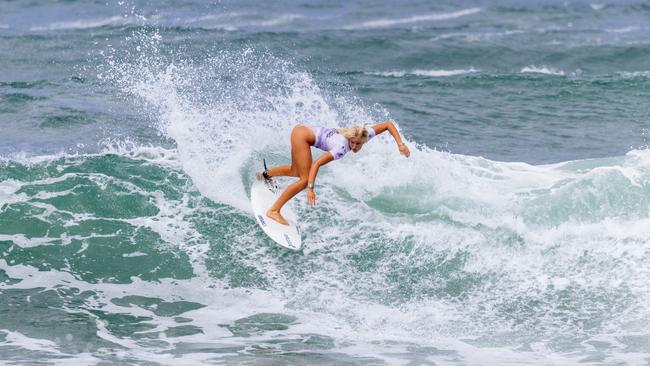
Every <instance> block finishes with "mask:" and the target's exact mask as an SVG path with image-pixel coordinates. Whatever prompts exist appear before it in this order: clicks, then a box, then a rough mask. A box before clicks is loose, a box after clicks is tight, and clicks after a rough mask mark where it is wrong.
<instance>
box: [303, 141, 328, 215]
mask: <svg viewBox="0 0 650 366" xmlns="http://www.w3.org/2000/svg"><path fill="white" fill-rule="evenodd" d="M332 160H334V156H332V153H331V152H329V151H328V152H326V153H325V154H323V155H321V156H320V157H319V158H318V159H316V160H315V161H314V162H313V163H312V164H311V168H310V169H309V178H307V204H308V205H310V206H313V205H315V204H316V193H315V192H314V183H315V182H316V175H317V174H318V169H320V167H321V166H323V165H325V164H327V163H329V162H330V161H332Z"/></svg>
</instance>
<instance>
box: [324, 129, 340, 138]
mask: <svg viewBox="0 0 650 366" xmlns="http://www.w3.org/2000/svg"><path fill="white" fill-rule="evenodd" d="M335 133H338V131H336V130H330V132H328V133H327V135H325V138H326V139H328V138H330V137H332V135H333V134H335Z"/></svg>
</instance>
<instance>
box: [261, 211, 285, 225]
mask: <svg viewBox="0 0 650 366" xmlns="http://www.w3.org/2000/svg"><path fill="white" fill-rule="evenodd" d="M266 216H267V217H268V218H270V219H273V220H275V221H277V222H279V223H281V224H282V225H289V223H288V222H287V220H285V219H284V217H282V215H280V211H271V210H268V211H266Z"/></svg>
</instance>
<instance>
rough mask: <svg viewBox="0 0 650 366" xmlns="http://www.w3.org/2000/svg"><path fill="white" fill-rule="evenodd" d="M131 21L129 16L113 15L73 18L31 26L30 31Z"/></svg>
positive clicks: (122, 23)
mask: <svg viewBox="0 0 650 366" xmlns="http://www.w3.org/2000/svg"><path fill="white" fill-rule="evenodd" d="M127 23H129V21H128V18H125V17H123V16H119V15H118V16H113V17H110V18H102V19H93V20H72V21H65V22H55V23H51V24H49V25H47V26H36V27H30V28H29V30H30V31H52V30H66V29H91V28H99V27H105V26H107V25H113V26H115V25H124V24H127Z"/></svg>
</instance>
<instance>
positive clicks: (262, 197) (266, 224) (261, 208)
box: [251, 179, 302, 250]
mask: <svg viewBox="0 0 650 366" xmlns="http://www.w3.org/2000/svg"><path fill="white" fill-rule="evenodd" d="M277 198H278V192H277V191H276V190H275V189H274V188H273V187H270V186H269V185H267V184H266V183H265V182H264V181H263V180H258V179H253V185H252V186H251V206H252V207H253V214H254V215H255V221H257V224H258V225H259V226H260V227H261V228H262V230H263V231H264V233H265V234H266V235H267V236H268V237H269V238H271V239H272V240H273V241H275V242H276V243H277V244H278V245H280V246H282V247H284V248H288V249H293V250H298V249H300V246H301V245H302V239H301V235H300V228H299V227H298V219H297V217H296V214H295V213H294V212H293V210H292V209H291V207H289V206H288V205H285V206H284V207H283V208H282V216H283V217H284V218H285V219H286V220H287V222H288V223H289V225H282V224H280V223H279V222H277V221H275V220H273V219H271V218H269V217H267V216H266V211H267V210H268V209H269V207H271V206H272V205H273V203H275V200H276V199H277Z"/></svg>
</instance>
